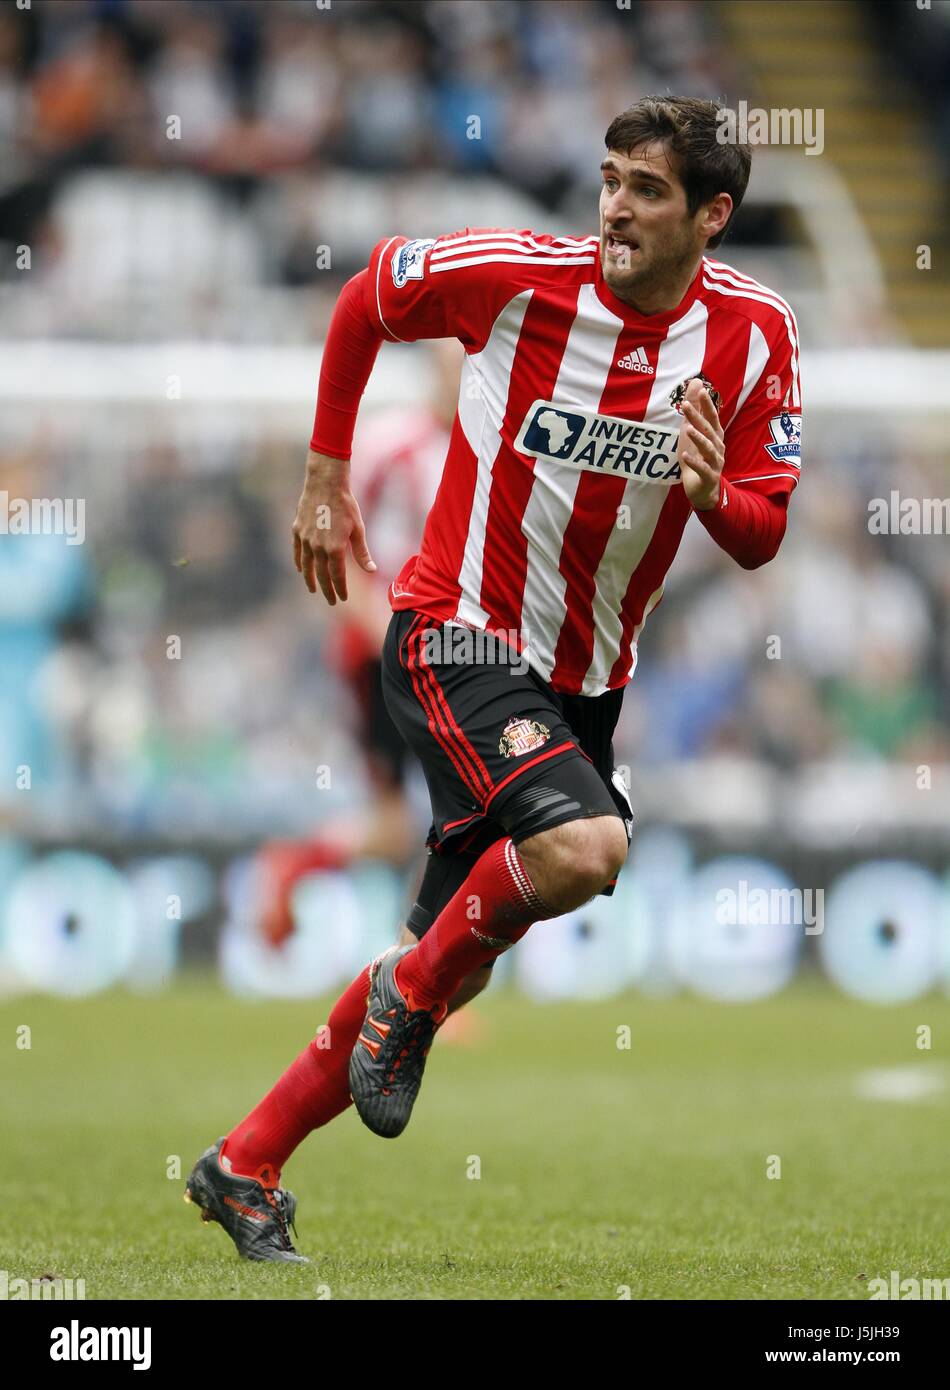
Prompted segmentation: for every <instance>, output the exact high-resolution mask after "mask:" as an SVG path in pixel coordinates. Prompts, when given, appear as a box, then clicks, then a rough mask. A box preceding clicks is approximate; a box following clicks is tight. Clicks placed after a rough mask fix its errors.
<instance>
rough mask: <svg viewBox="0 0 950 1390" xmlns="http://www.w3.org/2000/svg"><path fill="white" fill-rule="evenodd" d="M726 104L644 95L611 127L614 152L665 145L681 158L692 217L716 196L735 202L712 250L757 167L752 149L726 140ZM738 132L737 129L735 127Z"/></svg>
mask: <svg viewBox="0 0 950 1390" xmlns="http://www.w3.org/2000/svg"><path fill="white" fill-rule="evenodd" d="M723 109H724V108H723V105H722V103H721V102H718V101H704V100H702V99H701V98H700V97H643V98H642V100H640V101H638V102H637V103H636V104H635V105H634V106H630V107H628V108H627V110H626V111H621V113H620V115H619V116H615V117H614V119H613V120H612V121H611V122H610V125H609V126H608V128H607V134H606V136H605V140H604V143H605V144H606V146H607V149H608V150H618V151H619V152H620V153H621V154H628V153H629V151H630V150H634V149H637V148H638V146H640V145H652V144H656V143H661V144H663V145H665V146H667V148H668V150H669V152H670V154H671V155H672V156H675V160H676V164H675V166H674V167H675V168H676V169H677V172H678V173H679V176H680V179H681V180H682V183H683V187H684V188H685V190H686V207H687V211H688V212H689V215H690V217H692V216H694V215H695V213H696V212H697V211H698V210H699V208H701V207H702V206H703V204H704V203H708V202H710V201H711V200H712V199H713V198H715V196H716V194H717V193H728V194H729V197H730V198H731V199H732V212H731V213H730V215H729V221H728V222H727V223H726V225H725V226H724V227H723V229H722V231H721V232H717V233H716V235H715V236H713V237H710V238H709V241H708V242H707V246H708V247H709V248H710V249H713V248H714V247H716V246H718V245H719V243H720V242H721V241H722V239H723V237H724V236H725V235H726V232H727V231H728V230H729V226H730V224H731V222H732V219H733V217H734V216H735V214H736V210H737V209H738V207H739V204H740V203H741V202H742V199H743V196H744V194H745V191H746V187H747V185H748V182H749V170H750V169H751V167H752V150H751V149H750V147H749V146H748V145H746V144H741V143H740V142H738V141H737V140H735V138H734V137H733V138H732V139H730V140H727V141H722V140H720V139H717V138H716V136H717V131H720V130H722V129H724V128H725V129H729V126H728V125H726V124H725V122H724V121H723V120H721V119H720V118H719V113H720V111H722V110H723ZM732 131H733V132H734V131H735V125H734V124H733V126H732Z"/></svg>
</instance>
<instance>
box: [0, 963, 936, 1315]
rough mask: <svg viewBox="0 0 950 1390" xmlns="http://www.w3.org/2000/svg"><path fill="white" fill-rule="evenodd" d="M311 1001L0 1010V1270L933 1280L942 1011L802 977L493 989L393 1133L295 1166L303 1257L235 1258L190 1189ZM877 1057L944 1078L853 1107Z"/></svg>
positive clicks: (204, 1283) (855, 1290)
mask: <svg viewBox="0 0 950 1390" xmlns="http://www.w3.org/2000/svg"><path fill="white" fill-rule="evenodd" d="M328 1005H329V1001H327V1000H316V1001H314V1002H313V1003H310V1004H300V1003H292V1004H284V1003H276V1002H275V1003H267V1004H260V1003H245V1002H241V1001H236V1000H234V999H232V998H229V997H228V996H226V995H225V994H224V993H223V991H222V990H221V989H220V988H219V987H218V986H217V985H216V984H215V983H214V982H213V981H211V980H206V979H204V978H200V977H190V978H188V979H185V980H182V981H180V982H179V983H177V984H176V985H175V986H174V988H172V989H170V990H169V991H168V992H167V993H164V994H161V995H158V996H153V997H146V998H141V997H135V996H133V995H129V994H126V993H120V992H114V993H110V994H107V995H101V996H98V997H96V998H93V999H89V1000H83V1001H58V1000H52V999H49V998H41V997H32V996H27V997H22V996H21V997H19V998H16V999H7V1000H6V1001H4V1002H3V1003H2V1004H0V1015H2V1019H3V1027H2V1036H3V1038H4V1044H3V1047H2V1048H0V1133H2V1137H3V1158H4V1186H5V1202H4V1208H5V1218H4V1222H3V1226H2V1229H0V1270H5V1271H6V1272H7V1275H8V1277H9V1278H10V1279H15V1278H17V1279H19V1278H27V1279H33V1278H37V1277H39V1276H42V1275H44V1274H52V1275H54V1276H56V1275H58V1276H60V1277H63V1278H72V1279H78V1278H82V1279H84V1280H85V1284H86V1297H87V1299H100V1298H158V1299H210V1298H221V1299H233V1298H241V1299H245V1298H267V1299H273V1298H281V1299H314V1298H318V1297H327V1296H329V1297H331V1298H333V1299H352V1298H372V1299H381V1298H387V1299H391V1298H397V1299H418V1298H445V1299H460V1298H480V1299H481V1298H489V1299H492V1298H519V1299H520V1298H532V1299H616V1298H618V1297H621V1296H623V1292H624V1290H629V1294H630V1297H632V1298H635V1299H637V1298H650V1299H683V1298H686V1299H711V1298H728V1299H734V1298H743V1299H749V1298H752V1299H772V1298H809V1299H866V1298H867V1296H868V1295H867V1288H866V1285H867V1281H868V1280H869V1279H872V1278H876V1277H884V1278H887V1277H888V1276H889V1273H890V1271H891V1270H898V1271H899V1272H900V1274H901V1277H902V1278H906V1277H916V1278H919V1279H923V1278H941V1279H942V1278H945V1277H947V1276H948V1275H950V1265H948V1258H950V1257H948V1253H947V1252H948V1250H950V1209H948V1207H947V1204H946V1201H945V1197H946V1172H947V1154H948V1140H950V1106H948V1090H947V1088H946V1085H945V1084H944V1083H945V1082H946V1081H947V1079H948V1077H950V1063H948V1060H947V1059H948V1054H950V1043H948V1032H950V1004H948V1001H947V999H946V998H944V997H943V996H939V995H931V996H928V997H927V998H925V999H923V1000H920V1001H917V1002H916V1003H914V1004H912V1005H907V1006H901V1007H897V1008H870V1007H867V1006H863V1005H861V1004H858V1003H856V1002H852V1001H849V1000H847V999H845V998H843V997H841V996H840V995H838V994H836V993H835V992H833V991H832V990H831V989H830V988H829V987H828V986H826V985H824V984H822V983H820V982H818V981H801V982H799V983H798V984H796V986H795V987H794V988H793V989H791V990H789V991H787V992H786V993H784V994H782V995H780V996H778V997H776V998H774V999H771V1000H768V1001H766V1002H764V1003H761V1004H751V1005H730V1006H724V1005H717V1004H714V1003H710V1002H706V1001H702V1000H699V999H696V998H693V997H689V996H680V997H677V998H673V999H662V1000H660V999H650V998H642V997H640V996H636V995H632V994H631V995H625V996H622V997H620V998H617V999H614V1000H610V1001H607V1002H597V1003H589V1004H588V1003H571V1004H551V1005H538V1004H532V1003H528V1002H526V1001H525V1000H524V999H522V998H520V997H519V996H517V995H516V994H514V993H512V992H509V991H507V990H505V989H504V988H499V990H498V992H497V994H496V995H494V996H493V995H492V993H491V991H489V992H488V994H487V995H485V996H483V998H482V999H481V1000H480V1001H479V1002H478V1003H477V1004H476V1005H475V1013H476V1014H477V1020H478V1022H479V1023H480V1024H481V1025H482V1029H481V1037H480V1038H479V1039H478V1040H477V1041H476V1042H470V1043H469V1044H468V1045H462V1044H460V1043H459V1044H449V1043H448V1042H443V1041H441V1040H439V1041H437V1042H436V1046H435V1048H434V1049H433V1053H432V1056H431V1058H430V1062H429V1067H428V1071H427V1074H426V1080H425V1085H424V1087H423V1090H422V1094H421V1096H420V1100H419V1103H418V1105H417V1107H416V1111H415V1114H414V1116H413V1119H412V1123H411V1125H410V1127H409V1129H408V1130H407V1131H406V1134H405V1135H404V1136H403V1137H402V1138H401V1139H399V1140H396V1141H385V1140H380V1139H377V1138H375V1137H374V1136H373V1135H372V1134H370V1133H369V1131H367V1130H365V1129H364V1128H363V1127H362V1125H361V1124H360V1122H359V1119H358V1118H357V1116H356V1115H355V1113H354V1112H353V1111H352V1109H351V1110H350V1111H348V1112H347V1113H346V1114H345V1115H343V1116H342V1117H341V1118H340V1119H338V1120H336V1121H335V1122H334V1123H333V1124H331V1125H330V1126H328V1127H327V1128H326V1129H324V1130H322V1131H321V1132H319V1133H318V1134H316V1135H313V1136H311V1137H310V1138H309V1139H308V1140H307V1141H306V1143H305V1144H304V1145H303V1147H302V1148H301V1149H299V1150H298V1152H297V1153H296V1154H295V1155H294V1157H293V1158H292V1159H291V1160H290V1162H289V1163H288V1164H287V1167H286V1169H285V1172H284V1183H285V1185H286V1186H288V1187H290V1188H291V1189H292V1190H293V1191H295V1192H296V1193H297V1196H298V1198H299V1201H300V1210H299V1214H298V1222H297V1225H298V1230H299V1241H298V1246H299V1248H300V1249H301V1251H302V1252H303V1253H304V1254H307V1255H309V1256H310V1257H311V1259H312V1261H313V1263H312V1265H311V1266H309V1267H306V1268H304V1267H298V1268H285V1267H280V1266H269V1265H268V1266H261V1265H251V1264H247V1263H245V1262H243V1261H239V1260H238V1258H237V1256H236V1254H235V1252H234V1249H233V1246H232V1245H231V1243H230V1241H229V1240H228V1239H227V1237H226V1236H225V1235H224V1233H223V1232H222V1231H221V1229H220V1228H219V1227H217V1226H214V1225H212V1226H208V1227H204V1226H202V1224H201V1222H200V1221H199V1219H198V1216H197V1213H196V1211H195V1209H194V1208H192V1207H188V1206H186V1205H185V1204H184V1203H183V1202H182V1191H183V1186H184V1181H183V1179H184V1175H187V1172H188V1170H189V1168H190V1166H191V1164H192V1162H193V1161H194V1159H195V1157H196V1156H197V1154H198V1152H199V1151H200V1150H201V1149H202V1148H203V1147H205V1146H206V1145H207V1144H208V1143H211V1142H212V1141H213V1140H214V1139H216V1138H217V1136H218V1135H219V1134H222V1133H224V1132H225V1131H226V1130H227V1129H228V1128H230V1127H231V1126H232V1125H233V1124H234V1123H236V1121H237V1120H238V1119H240V1118H241V1117H242V1116H243V1115H244V1114H245V1113H246V1112H247V1110H248V1109H249V1108H250V1107H251V1105H252V1104H253V1103H254V1102H256V1100H257V1099H258V1098H259V1096H260V1095H261V1094H263V1092H264V1091H265V1090H266V1089H267V1088H268V1086H269V1085H270V1084H271V1083H272V1082H273V1080H274V1078H275V1077H276V1076H277V1075H278V1074H279V1072H280V1071H281V1070H283V1068H284V1066H285V1065H286V1064H287V1063H288V1062H289V1061H290V1060H291V1059H292V1058H293V1057H294V1056H296V1054H297V1053H298V1052H299V1051H300V1049H301V1048H302V1046H303V1045H304V1044H305V1042H306V1040H307V1038H308V1037H309V1036H311V1035H312V1034H313V1032H314V1030H315V1029H316V1027H317V1026H318V1025H319V1024H320V1023H322V1022H323V1021H324V1020H325V1018H326V1012H327V1008H328ZM21 1024H28V1025H29V1026H30V1028H31V1030H32V1039H31V1040H32V1046H31V1047H30V1049H29V1050H22V1049H19V1048H17V1047H16V1046H15V1038H16V1029H17V1027H18V1026H19V1025H21ZM922 1024H927V1025H929V1026H930V1027H931V1029H932V1033H933V1047H932V1049H931V1050H929V1051H920V1050H918V1048H917V1046H916V1038H917V1034H916V1030H917V1028H918V1027H919V1026H920V1025H922ZM623 1025H628V1026H629V1028H630V1030H631V1046H630V1048H629V1050H624V1049H619V1048H618V1047H617V1030H618V1028H620V1027H622V1026H623ZM882 1068H901V1069H904V1070H907V1069H910V1071H919V1072H920V1075H921V1076H924V1077H925V1078H933V1089H932V1090H930V1091H929V1092H927V1093H926V1094H923V1095H921V1096H920V1097H919V1098H918V1099H916V1100H883V1101H882V1100H872V1099H867V1098H864V1097H862V1096H861V1095H860V1094H859V1093H858V1091H857V1089H856V1086H857V1081H858V1078H859V1077H860V1076H861V1075H862V1074H863V1073H866V1072H868V1071H870V1070H874V1069H882ZM911 1080H912V1081H913V1078H911ZM174 1155H178V1156H179V1157H180V1161H181V1168H182V1175H183V1176H182V1177H177V1178H171V1179H170V1178H169V1177H167V1176H166V1168H167V1164H168V1162H169V1161H170V1157H171V1156H174ZM771 1155H777V1156H778V1157H779V1159H780V1160H781V1178H780V1179H769V1178H768V1177H767V1175H766V1174H767V1168H768V1164H769V1160H770V1156H771ZM475 1157H477V1159H478V1160H479V1163H480V1172H481V1175H480V1177H478V1178H473V1177H470V1176H468V1174H469V1173H471V1172H473V1171H475V1169H476V1166H477V1165H476V1164H475V1163H474V1162H473V1158H475Z"/></svg>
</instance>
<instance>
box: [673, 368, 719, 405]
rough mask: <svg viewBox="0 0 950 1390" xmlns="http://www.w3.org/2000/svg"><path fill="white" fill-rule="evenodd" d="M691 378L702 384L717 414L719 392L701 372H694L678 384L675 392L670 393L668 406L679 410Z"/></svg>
mask: <svg viewBox="0 0 950 1390" xmlns="http://www.w3.org/2000/svg"><path fill="white" fill-rule="evenodd" d="M693 377H696V379H697V380H698V381H701V382H702V383H703V385H704V386H705V388H706V390H707V391H708V392H709V394H710V396H711V397H712V403H713V405H714V406H715V407H716V411H717V413H718V410H719V407H720V406H721V405H722V395H721V393H720V392H719V391H717V390H716V388H715V386H713V384H712V382H711V381H710V380H709V377H708V376H703V374H702V372H694V373H693V376H688V377H687V378H686V380H685V381H681V382H680V384H679V386H677V388H676V390H675V391H671V392H670V405H671V406H672V407H673V409H674V410H679V408H680V406H681V405H682V404H683V402H684V401H685V399H686V388H687V386H688V385H689V383H690V382H691V381H692V380H693Z"/></svg>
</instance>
